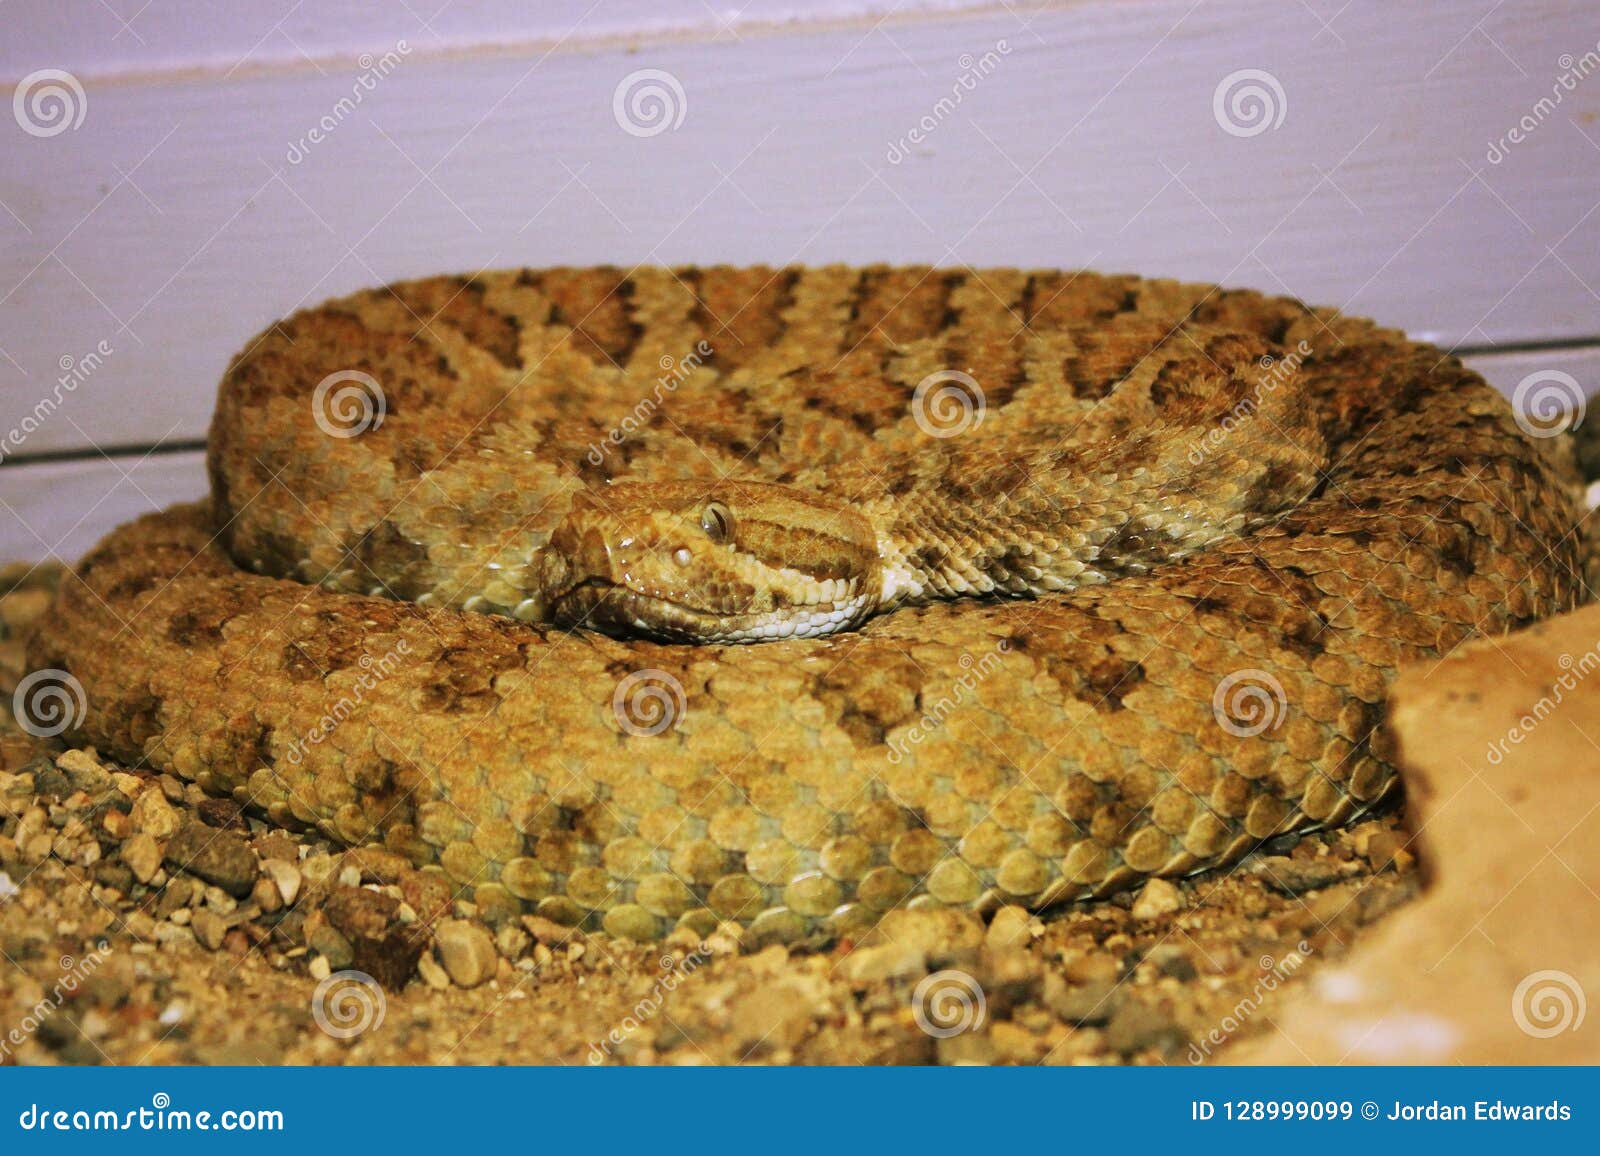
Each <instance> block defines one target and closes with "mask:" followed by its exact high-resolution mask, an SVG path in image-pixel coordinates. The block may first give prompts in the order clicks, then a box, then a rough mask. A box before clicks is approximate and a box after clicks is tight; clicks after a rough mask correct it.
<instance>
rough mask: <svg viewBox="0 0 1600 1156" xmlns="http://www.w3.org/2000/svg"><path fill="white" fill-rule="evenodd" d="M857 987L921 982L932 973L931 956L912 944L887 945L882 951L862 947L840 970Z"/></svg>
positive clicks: (847, 959) (847, 958) (850, 956)
mask: <svg viewBox="0 0 1600 1156" xmlns="http://www.w3.org/2000/svg"><path fill="white" fill-rule="evenodd" d="M839 970H840V971H841V972H842V973H843V974H844V976H845V978H847V979H851V980H854V981H855V982H857V983H871V982H872V981H874V980H879V979H890V978H901V979H909V978H920V977H922V976H924V975H926V974H927V973H928V960H927V956H926V955H925V954H924V953H923V951H922V948H920V947H916V946H914V945H912V944H909V943H886V944H884V945H883V946H882V947H858V948H857V949H856V950H854V951H852V952H851V953H850V954H849V955H848V956H847V957H846V958H845V961H844V965H843V966H842V967H841V968H840V969H839Z"/></svg>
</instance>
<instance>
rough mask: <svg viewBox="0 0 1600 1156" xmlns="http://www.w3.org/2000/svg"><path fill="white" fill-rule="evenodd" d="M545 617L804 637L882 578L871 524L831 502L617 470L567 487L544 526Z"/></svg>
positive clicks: (695, 636) (666, 637) (750, 486)
mask: <svg viewBox="0 0 1600 1156" xmlns="http://www.w3.org/2000/svg"><path fill="white" fill-rule="evenodd" d="M550 549H551V552H552V554H553V555H554V558H555V561H556V566H555V569H556V571H557V572H558V573H559V581H558V582H557V584H556V586H555V588H554V589H553V590H552V592H551V602H550V605H551V609H552V617H553V618H554V619H555V621H556V622H558V623H561V624H563V625H568V626H575V625H582V626H587V627H591V628H593V629H597V630H602V631H604V632H605V633H607V634H611V635H615V636H617V637H623V638H629V637H646V638H655V639H659V640H663V641H670V642H764V641H769V640H774V639H781V638H815V637H819V636H821V635H824V634H832V633H834V632H836V631H840V630H847V629H850V628H851V627H853V626H855V625H857V624H859V623H860V622H861V621H862V620H863V619H864V618H866V617H867V616H868V615H870V614H871V613H872V612H873V610H874V609H875V608H876V607H877V604H878V598H879V594H880V593H881V589H882V571H881V566H880V563H879V555H878V543H877V535H876V533H875V531H874V530H873V528H872V525H871V523H869V522H868V521H867V519H865V518H864V517H862V516H861V515H860V514H859V513H857V512H856V511H854V510H853V509H851V508H850V507H849V506H847V505H845V504H844V503H842V502H837V501H833V500H831V499H829V498H826V497H823V496H819V495H816V494H813V493H810V492H807V491H802V490H798V489H794V488H792V487H789V486H782V485H774V484H770V483H759V482H731V481H722V482H715V483H705V482H627V483H621V484H617V485H611V486H607V487H605V488H603V489H598V490H593V491H588V492H585V493H582V494H580V495H579V496H578V497H577V498H575V499H574V502H573V507H572V509H571V511H570V512H569V513H568V514H567V516H566V518H565V519H564V520H563V521H562V522H561V523H560V525H558V526H557V527H556V530H555V532H554V533H553V534H552V535H551V538H550Z"/></svg>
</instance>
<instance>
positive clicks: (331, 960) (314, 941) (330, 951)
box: [306, 923, 356, 971]
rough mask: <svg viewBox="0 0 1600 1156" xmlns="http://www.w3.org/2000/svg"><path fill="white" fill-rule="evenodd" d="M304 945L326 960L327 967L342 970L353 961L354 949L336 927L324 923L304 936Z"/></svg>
mask: <svg viewBox="0 0 1600 1156" xmlns="http://www.w3.org/2000/svg"><path fill="white" fill-rule="evenodd" d="M306 946H307V947H309V948H310V949H311V950H312V951H314V952H316V953H317V954H318V955H319V956H320V957H321V958H322V959H324V960H326V961H327V963H328V966H329V967H332V968H336V969H337V970H339V971H343V970H344V969H345V968H347V967H349V966H350V965H351V964H352V963H354V962H355V959H356V953H355V949H354V948H353V947H351V946H350V941H349V940H348V939H346V938H345V937H344V936H343V935H342V934H341V933H340V932H339V929H338V928H336V927H329V926H328V925H327V924H326V923H323V924H321V925H319V926H318V927H317V928H316V929H315V930H314V931H312V932H311V934H310V935H309V936H308V937H307V938H306Z"/></svg>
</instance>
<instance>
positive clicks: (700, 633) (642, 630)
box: [551, 575, 866, 643]
mask: <svg viewBox="0 0 1600 1156" xmlns="http://www.w3.org/2000/svg"><path fill="white" fill-rule="evenodd" d="M865 605H866V598H865V596H864V595H861V594H859V593H854V594H853V595H852V597H851V598H850V600H849V601H843V602H840V601H836V602H823V603H817V604H815V605H811V606H797V607H791V608H788V609H785V610H781V611H772V610H769V611H762V612H757V613H742V614H741V613H732V614H730V613H725V612H719V611H715V610H706V609H703V608H701V607H696V606H689V605H685V604H684V603H681V602H675V601H673V600H672V599H670V598H664V597H661V596H659V595H654V594H644V593H641V592H640V591H638V590H635V589H633V588H632V587H629V586H623V585H621V584H619V583H616V582H612V581H610V580H609V579H606V578H601V577H596V576H592V575H591V576H590V577H587V578H585V579H584V580H583V581H581V582H579V583H577V584H576V585H575V586H573V587H571V588H570V589H568V590H566V591H565V592H563V593H562V594H560V595H559V596H557V597H556V598H555V600H554V601H553V602H552V603H551V614H552V617H553V618H554V620H555V621H556V623H557V624H559V625H562V626H569V627H584V628H587V629H590V630H597V631H599V632H600V633H602V634H608V635H610V636H611V637H613V638H623V639H629V638H647V639H650V640H652V641H655V642H668V643H746V642H777V641H783V640H785V639H795V638H819V637H822V636H823V635H827V634H834V633H837V632H839V631H841V630H847V629H849V628H851V627H852V626H854V625H855V624H856V623H857V622H858V621H860V619H861V617H862V616H863V613H864V609H865Z"/></svg>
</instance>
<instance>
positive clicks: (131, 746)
mask: <svg viewBox="0 0 1600 1156" xmlns="http://www.w3.org/2000/svg"><path fill="white" fill-rule="evenodd" d="M209 469H210V475H211V482H212V495H211V499H210V501H209V502H208V503H203V504H196V505H191V506H186V507H179V508H175V509H173V510H169V511H167V512H165V513H162V514H155V515H149V516H147V517H145V518H143V519H141V520H139V521H137V522H135V523H133V524H131V525H128V526H125V527H123V528H121V529H119V530H117V531H116V532H114V533H113V534H112V535H111V536H110V537H109V538H108V539H106V540H105V541H104V542H103V543H101V545H100V546H99V547H98V548H97V549H96V550H95V551H94V552H93V553H92V554H91V555H90V556H89V557H88V558H87V559H85V561H84V563H83V564H82V566H81V567H80V568H79V570H78V571H77V573H76V575H75V576H74V577H73V578H71V579H70V580H68V581H67V582H65V583H64V584H63V587H62V589H61V591H60V593H59V594H58V601H57V605H56V608H55V612H54V613H53V614H51V615H49V616H47V618H46V620H45V624H44V626H43V627H42V629H41V630H40V632H39V633H38V635H37V636H36V637H35V638H34V639H33V640H32V642H31V650H30V662H31V664H32V665H33V666H35V667H39V668H44V667H49V668H56V669H60V670H64V671H67V672H70V673H71V675H72V676H73V677H75V678H76V679H77V680H78V681H79V682H80V683H81V685H82V687H83V688H84V691H85V697H86V702H87V713H86V714H85V715H84V717H83V718H82V719H81V720H80V721H81V725H80V726H79V727H78V729H77V730H76V731H75V732H73V733H72V734H71V735H69V737H72V738H75V739H77V740H78V741H81V742H92V743H94V744H96V745H98V746H99V747H100V748H101V749H102V750H104V751H108V752H110V753H112V754H114V755H115V756H116V757H118V758H119V759H123V760H126V761H129V762H133V763H143V764H146V765H152V766H155V767H158V768H161V769H163V770H167V771H170V772H173V773H175V774H177V775H180V776H182V777H185V778H187V779H191V780H194V781H196V782H198V783H199V784H200V785H201V786H202V787H204V788H205V789H206V790H208V791H211V792H215V793H218V794H222V795H227V796H231V797H233V798H235V799H238V800H240V801H243V802H247V803H249V804H251V805H253V806H254V807H256V808H258V809H259V810H260V811H261V812H264V813H265V814H266V815H268V816H269V817H271V818H273V819H275V820H277V821H279V822H282V823H286V824H298V825H307V826H311V825H314V826H316V827H318V828H321V829H322V830H323V831H324V832H325V833H327V834H328V835H329V836H331V837H333V838H335V839H337V840H339V841H341V842H344V843H348V844H358V843H361V842H363V841H369V840H381V841H382V842H384V843H385V844H387V845H388V846H390V847H392V848H394V849H396V850H398V851H400V852H403V853H404V854H406V855H407V856H409V857H410V858H411V859H413V860H414V861H415V862H417V863H419V864H423V865H427V868H426V869H429V870H437V871H442V872H444V873H446V874H447V875H448V877H449V878H450V880H452V881H453V882H454V884H456V885H457V886H458V887H460V888H461V889H462V892H463V894H467V895H470V896H471V897H472V898H473V899H474V900H475V901H476V902H477V904H478V906H479V910H480V911H481V912H483V913H485V914H487V915H488V916H489V917H490V918H506V917H510V916H512V915H515V914H517V913H519V912H529V911H534V912H538V913H540V914H543V915H546V916H548V917H550V918H553V919H556V920H559V921H561V922H564V923H568V924H576V923H584V924H586V925H588V926H601V927H603V928H604V929H606V930H608V931H610V932H612V933H614V934H619V935H627V936H631V937H633V938H636V939H643V938H649V937H654V936H659V935H661V934H664V933H665V932H667V931H669V930H670V929H672V928H673V927H674V926H676V925H680V924H681V925H684V926H688V927H692V928H705V927H707V926H710V925H711V924H713V923H714V922H715V921H717V920H736V921H739V922H741V923H744V924H746V925H748V926H749V928H750V930H751V932H752V933H760V934H762V935H766V936H771V937H774V938H777V939H795V938H800V937H805V936H808V935H812V934H821V933H835V934H837V933H842V932H844V931H847V930H848V929H850V928H852V927H859V926H860V925H862V924H863V923H866V922H870V921H872V920H874V919H876V918H878V917H879V916H880V914H881V913H883V912H885V911H887V910H890V909H891V908H893V907H895V906H897V905H902V904H907V903H910V904H913V905H920V906H936V905H952V906H967V907H975V908H978V909H980V910H984V909H992V908H994V907H996V906H998V905H1000V904H1003V903H1018V904H1024V905H1028V906H1030V907H1033V908H1044V907H1047V906H1050V905H1052V904H1057V903H1063V902H1067V901H1071V900H1076V899H1089V898H1096V897H1102V896H1106V895H1109V894H1111V893H1113V892H1115V891H1118V890H1119V889H1125V888H1127V887H1128V886H1130V885H1132V884H1135V883H1137V882H1139V881H1140V880H1142V879H1145V878H1148V877H1150V876H1156V875H1160V876H1174V875H1181V874H1188V873H1192V872H1196V871H1200V870H1203V869H1206V868H1212V867H1217V866H1220V865H1225V864H1228V863H1230V862H1233V861H1235V860H1237V859H1238V858H1239V857H1240V856H1242V855H1243V854H1244V853H1245V852H1246V851H1247V850H1249V849H1250V848H1252V847H1253V846H1256V845H1257V844H1259V843H1260V842H1261V841H1262V840H1264V839H1267V838H1269V837H1272V836H1275V835H1279V834H1283V833H1286V832H1290V831H1296V830H1301V829H1305V828H1308V827H1311V826H1315V825H1319V824H1338V823H1344V822H1348V821H1350V820H1351V819H1353V818H1355V817H1357V816H1359V815H1361V814H1363V813H1364V812H1365V811H1367V810H1368V809H1370V808H1371V807H1372V806H1373V805H1374V804H1376V803H1377V802H1378V801H1379V800H1381V799H1383V798H1384V797H1385V796H1386V795H1387V794H1388V793H1389V792H1390V791H1391V790H1392V789H1393V787H1394V786H1395V783H1396V772H1395V762H1394V760H1395V756H1396V752H1395V750H1394V749H1393V744H1392V742H1391V741H1390V739H1389V737H1388V734H1387V732H1386V730H1385V727H1384V722H1383V704H1384V697H1385V689H1386V687H1387V686H1388V684H1389V682H1390V680H1391V678H1392V676H1393V675H1394V673H1395V671H1396V669H1397V668H1398V667H1400V666H1401V665H1402V664H1405V663H1408V662H1416V661H1423V660H1427V659H1430V658H1433V657H1436V656H1438V655H1441V654H1443V653H1444V652H1446V651H1448V650H1450V649H1451V648H1452V647H1454V646H1455V645H1457V644H1458V643H1460V642H1461V641H1463V640H1464V639H1466V638H1467V637H1469V636H1470V635H1473V634H1490V635H1492V634H1497V633H1501V632H1504V631H1507V630H1510V629H1513V628H1515V627H1517V626H1519V625H1522V624H1525V623H1528V622H1530V621H1533V620H1535V619H1538V618H1540V617H1542V616H1545V615H1548V614H1551V613H1554V612H1556V611H1558V610H1562V609H1566V608H1568V607H1570V606H1572V605H1573V604H1575V602H1576V601H1577V598H1578V593H1577V592H1578V590H1579V588H1580V586H1579V575H1580V564H1581V559H1580V551H1579V545H1578V542H1577V540H1576V537H1575V535H1573V534H1572V533H1571V530H1572V527H1573V525H1574V523H1575V520H1576V519H1575V513H1576V511H1575V508H1574V505H1573V499H1572V496H1571V492H1570V486H1569V484H1568V483H1569V481H1570V479H1569V478H1567V477H1565V476H1564V475H1563V473H1562V470H1561V469H1560V468H1559V467H1558V465H1557V464H1556V461H1555V455H1554V454H1552V453H1551V452H1550V451H1549V447H1548V446H1547V445H1546V444H1544V443H1543V442H1542V441H1541V440H1540V439H1534V438H1529V437H1527V436H1525V435H1524V434H1523V433H1522V432H1521V430H1519V428H1518V425H1517V423H1516V421H1515V420H1514V418H1513V414H1512V412H1511V409H1510V407H1509V406H1508V404H1507V403H1506V402H1505V401H1504V400H1503V399H1502V398H1501V397H1500V396H1499V395H1498V394H1496V393H1495V392H1494V391H1493V390H1492V389H1490V388H1489V387H1488V386H1487V385H1486V384H1485V383H1484V382H1483V381H1482V380H1481V379H1480V378H1478V377H1477V376H1476V375H1475V374H1473V373H1472V372H1470V371H1468V370H1466V369H1465V368H1463V367H1462V365H1461V364H1460V363H1459V362H1458V361H1457V360H1456V359H1454V358H1453V357H1450V356H1448V355H1446V354H1442V353H1441V352H1440V351H1438V350H1437V349H1434V348H1431V347H1428V346H1426V345H1421V344H1416V343H1412V342H1409V341H1407V340H1406V339H1405V338H1404V337H1403V336H1402V335H1400V334H1398V333H1396V332H1394V331H1390V330H1384V329H1381V328H1378V327H1376V326H1374V325H1373V324H1371V323H1369V322H1366V321H1362V320H1357V319H1352V318H1348V317H1344V316H1342V315H1339V314H1338V313H1336V312H1334V311H1331V310H1318V309H1312V308H1308V307H1306V306H1304V305H1302V304H1301V303H1299V302H1297V301H1294V300H1290V299H1286V298H1275V297H1269V296H1263V295H1261V294H1258V293H1254V292H1249V291H1233V290H1223V289H1219V288H1217V287H1215V286H1208V285H1190V284H1181V283H1178V282H1174V281H1166V280H1146V279H1140V278H1136V277H1131V276H1106V275H1099V274H1092V273H1086V272H1083V273H1070V272H1052V271H1035V272H1028V271H1023V270H1014V269H988V270H967V269H939V268H928V267H882V266H877V267H869V268H857V269H848V268H843V267H836V266H829V267H817V268H795V267H790V268H728V267H716V268H680V269H672V270H669V269H639V270H635V271H632V272H627V273H625V272H623V271H619V270H616V269H610V268H586V269H577V268H573V269H548V270H512V271H505V272H490V273H483V274H479V275H477V276H473V277H456V278H447V277H441V278H433V279H429V280H422V281H414V282H407V283H401V284H395V285H391V286H388V287H386V288H384V289H380V290H373V291H369V292H364V293H360V294H357V295H355V296H352V297H348V298H345V299H342V300H338V301H333V302H330V303H328V304H326V305H323V306H321V307H319V308H315V309H311V310H308V311H303V312H300V313H298V314H296V315H294V316H292V317H290V318H288V319H286V320H284V321H281V322H279V323H277V324H276V325H273V326H272V327H271V328H269V329H267V330H266V331H265V332H263V333H262V334H261V335H259V336H258V337H257V338H256V339H255V340H253V341H252V342H251V343H250V344H249V346H248V347H247V348H246V349H245V350H244V351H243V352H242V353H241V354H239V355H238V356H237V357H236V358H235V360H234V361H233V363H232V364H231V366H230V368H229V369H228V372H227V374H226V376H225V378H224V380H223V383H222V387H221V391H220V396H219V401H218V406H217V412H216V417H215V420H214V423H213V426H212V430H211V439H210V443H209Z"/></svg>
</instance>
